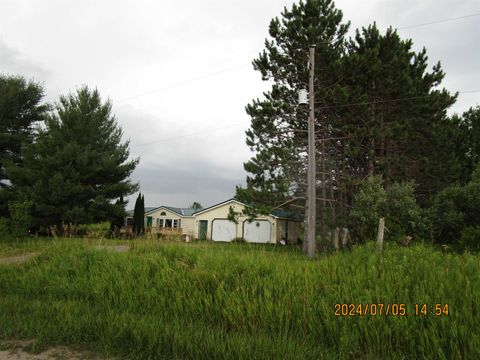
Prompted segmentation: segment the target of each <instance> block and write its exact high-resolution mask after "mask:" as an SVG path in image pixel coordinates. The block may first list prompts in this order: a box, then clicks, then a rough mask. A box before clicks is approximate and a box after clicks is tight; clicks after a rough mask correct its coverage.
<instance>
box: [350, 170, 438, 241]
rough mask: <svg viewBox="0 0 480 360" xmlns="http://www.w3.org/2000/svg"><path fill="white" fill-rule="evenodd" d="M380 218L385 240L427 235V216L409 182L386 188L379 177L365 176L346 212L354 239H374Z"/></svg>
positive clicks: (428, 229)
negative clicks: (383, 227) (384, 230)
mask: <svg viewBox="0 0 480 360" xmlns="http://www.w3.org/2000/svg"><path fill="white" fill-rule="evenodd" d="M381 217H384V218H385V226H386V228H387V231H386V234H385V237H386V238H387V239H398V238H401V237H404V236H405V235H410V236H412V237H413V236H415V237H427V236H428V234H429V232H430V224H429V221H428V216H427V214H426V213H425V211H423V210H422V209H421V208H420V207H419V206H418V205H417V202H416V200H415V194H414V188H413V184H412V183H393V184H392V186H391V187H390V189H388V191H387V190H385V188H384V186H383V181H382V179H381V178H380V177H378V176H374V177H369V178H368V179H367V180H365V182H364V183H363V184H361V185H360V189H359V191H358V193H357V194H356V196H355V198H354V202H353V206H352V209H351V211H350V222H351V227H352V234H353V236H354V238H355V239H356V240H357V241H361V242H363V241H366V240H370V239H373V238H375V237H376V234H377V229H378V220H379V219H380V218H381Z"/></svg>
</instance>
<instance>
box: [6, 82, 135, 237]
mask: <svg viewBox="0 0 480 360" xmlns="http://www.w3.org/2000/svg"><path fill="white" fill-rule="evenodd" d="M111 109H112V105H111V103H110V102H109V101H106V102H103V101H102V99H101V97H100V94H99V92H98V90H90V89H88V88H87V87H82V88H80V89H79V90H77V91H76V92H75V93H71V94H69V95H67V96H61V97H60V101H59V103H58V104H57V105H56V111H55V112H53V113H51V114H50V115H49V116H48V117H47V119H46V128H45V129H43V130H41V131H40V132H39V134H38V138H37V141H36V142H35V143H33V144H32V145H30V146H27V147H24V149H23V151H22V156H23V164H22V167H21V168H9V169H8V173H9V174H10V175H11V179H12V183H13V187H14V189H15V190H16V192H17V194H18V197H19V200H23V199H25V200H29V201H31V202H32V203H33V208H32V216H33V219H34V226H35V227H40V226H49V225H57V226H58V225H60V224H61V223H73V224H78V223H94V222H99V221H105V220H106V221H109V220H113V219H114V218H115V217H116V214H117V210H118V209H117V208H118V206H116V205H115V204H114V203H113V202H114V201H115V199H118V198H119V197H120V196H125V195H129V194H132V193H133V192H134V191H136V190H137V188H138V185H137V184H134V183H132V182H131V181H130V180H129V176H130V174H131V173H132V171H133V170H134V169H135V167H136V165H137V164H138V161H139V160H138V159H135V160H129V149H128V145H129V144H128V141H127V142H124V143H122V130H121V128H120V127H119V126H118V124H117V122H116V119H115V117H114V116H113V115H112V114H111Z"/></svg>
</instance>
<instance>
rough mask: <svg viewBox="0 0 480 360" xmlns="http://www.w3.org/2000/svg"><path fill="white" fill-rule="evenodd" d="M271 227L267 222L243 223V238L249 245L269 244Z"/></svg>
mask: <svg viewBox="0 0 480 360" xmlns="http://www.w3.org/2000/svg"><path fill="white" fill-rule="evenodd" d="M270 236H271V225H270V221H268V220H253V221H252V222H250V223H249V222H248V221H245V222H244V223H243V238H244V239H245V241H247V242H251V243H268V242H270Z"/></svg>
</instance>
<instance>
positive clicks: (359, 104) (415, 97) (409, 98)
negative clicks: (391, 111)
mask: <svg viewBox="0 0 480 360" xmlns="http://www.w3.org/2000/svg"><path fill="white" fill-rule="evenodd" d="M472 93H480V90H466V91H458V94H472ZM430 96H431V94H429V95H421V96H410V97H404V98H397V99H388V100H375V101H362V102H356V103H349V104H338V105H329V106H322V107H319V109H335V108H340V107H347V106H361V105H371V104H381V103H390V102H398V101H406V100H417V99H424V98H428V97H430Z"/></svg>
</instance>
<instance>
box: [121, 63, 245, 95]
mask: <svg viewBox="0 0 480 360" xmlns="http://www.w3.org/2000/svg"><path fill="white" fill-rule="evenodd" d="M247 65H250V63H246V64H240V65H236V66H233V67H231V68H227V69H223V70H219V71H215V72H213V73H209V74H206V75H202V76H199V77H196V78H191V79H188V80H185V81H181V82H178V83H175V84H171V85H167V86H164V87H161V88H157V89H153V90H150V91H147V92H144V93H141V94H137V95H133V96H130V97H128V98H124V99H120V100H118V101H117V104H118V103H122V102H125V101H128V100H132V99H136V98H139V97H142V96H146V95H150V94H153V93H156V92H159V91H162V90H167V89H171V88H174V87H177V86H181V85H185V84H188V83H191V82H194V81H198V80H203V79H207V78H209V77H212V76H216V75H219V74H223V73H226V72H229V71H233V70H236V69H238V68H241V67H245V66H247Z"/></svg>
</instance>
